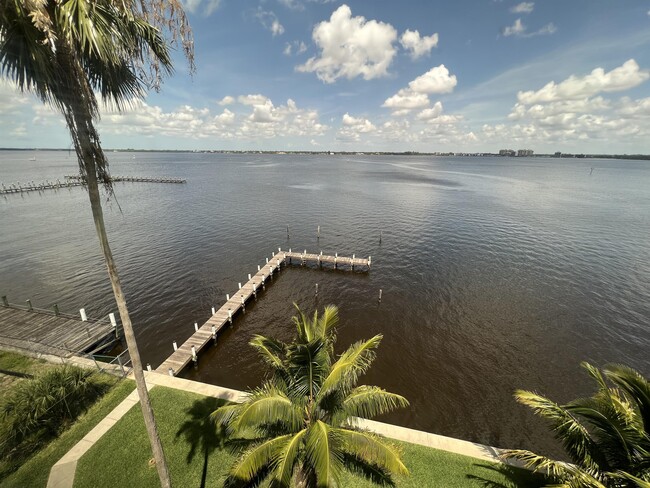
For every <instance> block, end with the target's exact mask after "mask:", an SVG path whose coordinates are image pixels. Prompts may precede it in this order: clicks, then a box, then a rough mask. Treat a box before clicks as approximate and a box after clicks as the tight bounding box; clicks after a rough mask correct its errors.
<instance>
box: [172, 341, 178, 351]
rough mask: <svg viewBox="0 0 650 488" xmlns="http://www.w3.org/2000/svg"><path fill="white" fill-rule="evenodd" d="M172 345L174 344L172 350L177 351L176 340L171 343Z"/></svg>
mask: <svg viewBox="0 0 650 488" xmlns="http://www.w3.org/2000/svg"><path fill="white" fill-rule="evenodd" d="M172 346H174V351H178V344H176V341H174V342H173V343H172Z"/></svg>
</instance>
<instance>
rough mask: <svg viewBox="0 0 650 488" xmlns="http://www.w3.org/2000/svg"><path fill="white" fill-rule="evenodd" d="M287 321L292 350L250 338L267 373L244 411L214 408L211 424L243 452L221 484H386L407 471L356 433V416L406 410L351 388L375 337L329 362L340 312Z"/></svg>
mask: <svg viewBox="0 0 650 488" xmlns="http://www.w3.org/2000/svg"><path fill="white" fill-rule="evenodd" d="M296 308H297V309H298V315H297V316H295V317H294V318H293V322H294V324H295V325H296V329H297V337H296V340H295V341H294V342H292V343H290V344H284V343H282V342H280V341H277V340H274V339H270V338H267V337H263V336H259V335H258V336H255V337H254V338H253V339H252V341H251V343H250V344H251V345H252V346H253V347H254V348H255V349H257V351H258V352H259V353H260V355H261V356H262V358H263V360H264V361H265V362H266V364H267V365H268V366H269V367H270V374H269V375H268V377H267V379H266V381H265V383H264V384H263V385H262V386H261V387H260V388H258V389H255V390H253V391H252V392H250V396H249V398H248V399H247V401H245V402H244V403H242V404H238V405H228V406H224V407H221V408H219V409H217V410H216V411H215V412H214V413H213V414H212V416H213V419H214V420H215V421H216V422H217V423H218V424H219V425H221V426H225V427H226V430H227V432H228V433H229V434H230V436H231V439H233V441H234V442H241V443H242V444H243V445H244V446H246V447H247V448H246V450H245V451H244V452H243V454H242V455H241V456H240V457H239V459H238V460H237V461H236V462H235V463H234V465H233V467H232V469H231V471H230V478H229V480H228V482H227V484H233V485H239V484H242V485H244V486H257V484H258V483H260V482H261V481H263V480H265V479H269V480H270V482H271V486H278V487H285V486H289V485H291V484H292V483H293V484H294V485H295V486H299V487H315V486H319V487H322V486H339V483H340V477H341V473H342V470H343V469H349V470H353V471H356V472H360V473H362V474H365V475H366V476H367V477H369V478H370V479H372V480H374V481H376V482H379V483H383V484H392V483H393V482H392V478H391V475H392V474H407V473H408V470H407V469H406V467H405V466H404V463H403V462H402V460H401V459H400V454H399V452H398V451H397V450H396V448H395V447H393V446H391V445H390V444H388V443H386V442H385V441H384V440H383V439H381V438H380V437H379V436H377V435H375V434H371V433H369V432H365V431H362V430H358V429H355V427H354V420H353V418H354V417H357V416H358V417H373V416H375V415H380V414H383V413H386V412H390V411H392V410H394V409H396V408H399V407H406V406H408V401H407V400H406V399H405V398H404V397H402V396H400V395H396V394H394V393H389V392H387V391H384V390H382V389H381V388H378V387H376V386H356V385H357V382H358V380H359V377H360V376H361V375H362V374H363V373H365V372H366V371H367V370H368V368H369V367H370V365H371V364H372V361H373V360H374V358H375V350H376V349H377V347H378V346H379V343H380V342H381V338H382V336H381V335H376V336H375V337H373V338H372V339H370V340H367V341H359V342H357V343H355V344H353V345H352V346H350V347H349V348H348V349H347V350H346V351H345V352H344V353H343V354H341V355H340V356H339V357H338V358H335V357H334V343H335V341H336V338H335V335H334V332H335V327H336V325H337V323H338V310H337V308H336V307H334V306H328V307H325V310H324V313H323V315H321V316H320V317H319V315H318V311H316V312H314V315H313V318H311V320H310V319H309V318H307V317H306V316H305V315H304V314H303V313H302V312H301V311H300V309H299V308H298V307H297V306H296Z"/></svg>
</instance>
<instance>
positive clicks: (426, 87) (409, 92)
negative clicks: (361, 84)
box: [382, 64, 458, 116]
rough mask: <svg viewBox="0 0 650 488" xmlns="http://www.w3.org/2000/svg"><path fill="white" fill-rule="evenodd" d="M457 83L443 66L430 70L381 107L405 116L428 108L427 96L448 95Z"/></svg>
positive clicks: (388, 99)
mask: <svg viewBox="0 0 650 488" xmlns="http://www.w3.org/2000/svg"><path fill="white" fill-rule="evenodd" d="M457 83H458V80H457V79H456V75H452V74H450V73H449V70H448V69H447V68H446V67H445V65H444V64H441V65H440V66H436V67H434V68H431V69H430V70H429V71H427V72H426V73H424V74H423V75H421V76H418V77H417V78H415V79H414V80H413V81H411V82H410V83H409V84H408V87H407V88H402V89H401V90H399V91H398V92H397V93H396V94H395V95H393V96H392V97H390V98H387V99H386V100H385V101H384V103H383V105H382V107H385V108H390V109H392V110H393V115H398V116H399V115H406V114H408V113H409V112H410V111H411V110H414V109H420V108H425V107H428V106H429V103H430V100H429V96H428V95H430V94H433V93H450V92H452V91H453V90H454V87H455V86H456V84H457Z"/></svg>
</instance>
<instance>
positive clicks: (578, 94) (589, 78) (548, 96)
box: [517, 59, 650, 105]
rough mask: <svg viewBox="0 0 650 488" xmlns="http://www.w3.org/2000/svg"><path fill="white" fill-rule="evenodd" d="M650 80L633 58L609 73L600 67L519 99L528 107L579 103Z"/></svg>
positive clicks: (549, 84) (518, 97)
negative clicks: (536, 104)
mask: <svg viewBox="0 0 650 488" xmlns="http://www.w3.org/2000/svg"><path fill="white" fill-rule="evenodd" d="M649 77H650V72H648V70H641V69H640V68H639V65H638V64H637V62H636V61H635V60H634V59H630V60H628V61H626V62H625V63H623V65H621V66H619V67H618V68H614V69H613V70H612V71H609V72H607V73H606V72H605V70H604V69H603V68H596V69H594V70H593V71H592V72H591V73H590V74H588V75H585V76H582V77H580V76H575V75H571V76H570V77H569V78H567V79H566V80H564V81H562V82H561V83H559V84H557V83H555V82H554V81H551V82H549V83H547V84H546V85H545V86H544V87H543V88H541V89H539V90H537V91H532V90H531V91H525V92H519V93H518V94H517V99H518V100H519V102H520V103H522V104H525V105H531V104H534V103H540V102H542V103H544V102H553V101H556V100H576V99H580V98H584V97H591V96H593V95H596V94H598V93H601V92H617V91H623V90H627V89H630V88H633V87H635V86H637V85H640V84H641V83H643V82H644V81H646V80H647V79H648V78H649Z"/></svg>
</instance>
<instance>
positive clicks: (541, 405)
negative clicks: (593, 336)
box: [506, 363, 650, 488]
mask: <svg viewBox="0 0 650 488" xmlns="http://www.w3.org/2000/svg"><path fill="white" fill-rule="evenodd" d="M582 366H583V367H584V368H585V369H586V370H587V372H588V374H589V375H590V376H591V377H592V378H593V379H594V380H595V381H596V384H597V386H598V389H597V391H596V392H595V393H594V394H593V395H592V396H590V397H587V398H579V399H577V400H573V401H572V402H569V403H568V404H566V405H558V404H556V403H554V402H553V401H551V400H549V399H547V398H545V397H543V396H541V395H538V394H536V393H532V392H530V391H521V390H519V391H517V392H516V393H515V398H516V399H517V401H518V402H520V403H522V404H524V405H527V406H529V407H531V408H532V409H533V410H534V412H535V413H536V414H538V415H540V416H541V417H544V418H545V419H546V420H548V421H549V422H550V423H551V425H552V427H553V431H554V433H555V436H556V438H557V439H559V440H560V441H561V442H562V445H563V447H564V450H565V451H566V454H567V455H568V457H569V459H570V460H571V463H568V462H562V461H554V460H552V459H549V458H547V457H545V456H541V455H538V454H535V453H533V452H530V451H526V450H512V451H508V452H507V453H506V456H507V457H510V458H516V459H519V460H521V461H523V462H524V463H526V464H527V465H528V466H529V467H531V468H534V469H535V470H540V471H543V472H546V473H547V474H548V475H549V477H550V479H551V480H552V482H553V483H555V484H554V485H553V486H564V487H570V488H573V487H586V488H606V487H617V488H618V487H645V488H650V382H648V380H647V379H646V378H644V377H643V375H641V374H640V373H639V372H638V371H635V370H634V369H632V368H629V367H626V366H621V365H616V364H614V365H607V366H605V367H604V368H603V369H602V372H601V371H600V370H598V368H595V367H594V366H592V365H590V364H588V363H582Z"/></svg>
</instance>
